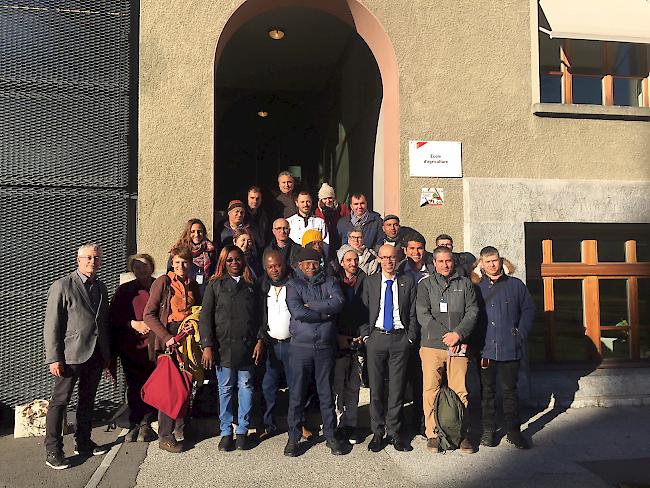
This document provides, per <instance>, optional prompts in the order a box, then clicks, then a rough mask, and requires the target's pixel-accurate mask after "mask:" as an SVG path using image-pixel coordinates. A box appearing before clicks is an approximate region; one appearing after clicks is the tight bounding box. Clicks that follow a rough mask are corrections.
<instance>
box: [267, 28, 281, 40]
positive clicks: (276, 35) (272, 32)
mask: <svg viewBox="0 0 650 488" xmlns="http://www.w3.org/2000/svg"><path fill="white" fill-rule="evenodd" d="M269 37H270V38H271V39H273V40H275V41H279V40H280V39H282V38H283V37H284V31H283V30H282V29H280V28H279V27H271V28H270V29H269Z"/></svg>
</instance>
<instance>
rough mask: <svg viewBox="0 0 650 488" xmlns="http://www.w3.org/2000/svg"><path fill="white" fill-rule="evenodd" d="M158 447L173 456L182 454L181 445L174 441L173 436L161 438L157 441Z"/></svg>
mask: <svg viewBox="0 0 650 488" xmlns="http://www.w3.org/2000/svg"><path fill="white" fill-rule="evenodd" d="M158 447H160V449H162V450H163V451H167V452H171V453H174V454H178V453H179V452H183V445H182V444H181V443H180V442H178V441H177V440H176V439H174V436H171V437H161V438H160V439H158Z"/></svg>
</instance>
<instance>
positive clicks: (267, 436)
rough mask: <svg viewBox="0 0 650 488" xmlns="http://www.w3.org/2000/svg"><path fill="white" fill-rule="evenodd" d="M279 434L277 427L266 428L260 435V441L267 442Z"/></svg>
mask: <svg viewBox="0 0 650 488" xmlns="http://www.w3.org/2000/svg"><path fill="white" fill-rule="evenodd" d="M277 433H278V429H277V427H268V426H267V427H265V428H264V430H263V431H262V433H261V434H260V441H265V440H267V439H270V438H271V437H273V436H275V435H276V434H277Z"/></svg>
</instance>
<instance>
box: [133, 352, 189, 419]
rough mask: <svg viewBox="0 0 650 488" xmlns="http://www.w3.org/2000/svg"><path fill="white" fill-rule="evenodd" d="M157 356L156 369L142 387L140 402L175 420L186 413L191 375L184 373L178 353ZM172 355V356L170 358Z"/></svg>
mask: <svg viewBox="0 0 650 488" xmlns="http://www.w3.org/2000/svg"><path fill="white" fill-rule="evenodd" d="M174 351H175V352H174V353H172V352H165V353H164V354H161V355H160V356H158V362H157V364H156V369H154V370H153V373H151V375H150V376H149V379H148V380H147V382H146V383H145V384H144V386H143V387H142V390H141V391H140V395H141V396H142V400H143V401H144V402H145V403H146V404H148V405H151V406H152V407H154V408H156V409H158V410H160V411H161V412H163V413H164V414H165V415H167V416H168V417H170V418H172V419H174V420H176V419H178V418H182V417H184V416H185V414H186V413H187V407H188V404H189V402H188V399H189V396H190V393H191V391H192V375H191V374H190V373H188V372H187V371H185V370H184V369H183V366H182V364H183V363H182V362H181V360H180V355H179V354H178V351H177V350H176V349H174ZM172 354H174V356H172Z"/></svg>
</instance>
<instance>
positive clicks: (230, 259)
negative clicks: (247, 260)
mask: <svg viewBox="0 0 650 488" xmlns="http://www.w3.org/2000/svg"><path fill="white" fill-rule="evenodd" d="M226 262H227V263H241V258H226Z"/></svg>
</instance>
